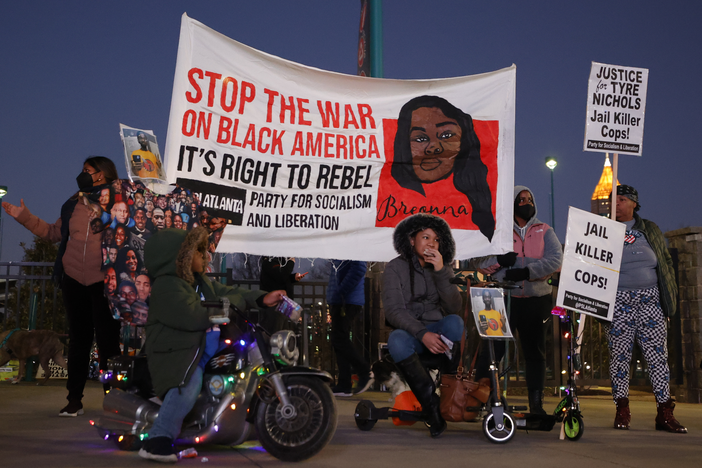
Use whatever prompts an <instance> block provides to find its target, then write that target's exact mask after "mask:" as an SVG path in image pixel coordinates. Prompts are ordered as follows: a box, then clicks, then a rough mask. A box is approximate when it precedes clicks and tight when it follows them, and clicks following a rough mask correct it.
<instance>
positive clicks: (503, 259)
mask: <svg viewBox="0 0 702 468" xmlns="http://www.w3.org/2000/svg"><path fill="white" fill-rule="evenodd" d="M516 261H517V252H508V253H506V254H504V255H498V256H497V263H499V264H500V266H501V267H505V268H509V267H511V266H514V263H515V262H516Z"/></svg>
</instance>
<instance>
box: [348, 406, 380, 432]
mask: <svg viewBox="0 0 702 468" xmlns="http://www.w3.org/2000/svg"><path fill="white" fill-rule="evenodd" d="M374 409H375V405H374V404H373V402H371V401H368V400H361V401H359V402H358V405H356V411H355V412H354V418H355V420H356V426H357V427H358V428H359V429H360V430H362V431H370V430H371V429H373V426H375V423H377V422H378V420H377V419H371V417H370V415H371V412H372V411H373V410H374Z"/></svg>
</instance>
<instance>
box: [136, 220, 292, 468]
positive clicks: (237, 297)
mask: <svg viewBox="0 0 702 468" xmlns="http://www.w3.org/2000/svg"><path fill="white" fill-rule="evenodd" d="M207 245H208V232H207V229H205V228H203V227H198V228H195V229H193V230H192V231H189V232H188V231H183V230H181V229H164V230H162V231H158V232H157V233H156V234H154V235H153V236H151V237H150V238H149V240H148V241H147V242H146V245H145V246H144V260H145V263H146V267H147V269H148V271H149V274H150V275H151V277H152V284H153V286H152V289H151V298H150V307H149V316H148V319H147V322H146V354H147V358H148V363H149V372H150V374H151V379H152V381H153V385H154V392H155V393H156V395H157V396H158V397H159V398H161V399H162V400H163V404H162V405H161V409H160V410H159V413H158V417H157V418H156V421H155V422H154V426H153V427H152V429H151V431H149V438H148V439H147V440H146V442H145V443H144V446H143V448H142V449H141V450H139V455H140V456H141V457H142V458H147V459H151V460H155V461H160V462H175V461H177V460H178V459H177V456H176V454H175V453H174V450H173V441H174V440H175V438H176V437H177V436H178V434H179V433H180V429H181V426H182V424H183V419H184V418H185V416H186V415H187V414H188V413H189V412H190V410H191V409H192V408H193V406H194V405H195V401H196V400H197V396H198V394H199V393H200V389H201V387H202V373H203V370H204V367H205V364H206V363H207V361H208V360H209V358H210V357H212V356H213V355H214V354H215V353H216V352H217V351H218V349H219V327H217V326H216V325H215V326H213V325H212V324H211V323H210V321H209V315H210V312H209V311H208V309H206V308H204V307H202V306H201V305H200V301H202V300H209V301H212V300H217V298H219V297H222V296H226V297H227V298H229V301H230V302H231V303H232V304H233V305H235V306H236V307H238V308H239V309H242V310H244V309H245V308H247V307H259V308H262V307H273V306H275V305H277V304H278V303H279V302H280V301H281V299H282V298H283V296H284V295H285V291H273V292H270V293H267V294H266V292H265V291H251V290H248V289H242V288H232V287H229V286H224V285H222V284H220V283H217V282H212V281H210V280H209V279H207V277H205V276H204V275H203V272H204V270H205V266H206V264H205V258H206V256H207ZM176 343H177V346H174V344H176Z"/></svg>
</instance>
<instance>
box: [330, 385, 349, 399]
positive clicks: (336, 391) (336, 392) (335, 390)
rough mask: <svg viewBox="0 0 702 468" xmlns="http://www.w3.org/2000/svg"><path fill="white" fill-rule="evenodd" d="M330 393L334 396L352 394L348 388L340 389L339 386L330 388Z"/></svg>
mask: <svg viewBox="0 0 702 468" xmlns="http://www.w3.org/2000/svg"><path fill="white" fill-rule="evenodd" d="M332 393H333V394H334V396H351V395H353V392H352V391H351V389H350V388H349V387H341V386H339V385H334V386H333V387H332Z"/></svg>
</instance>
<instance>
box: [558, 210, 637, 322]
mask: <svg viewBox="0 0 702 468" xmlns="http://www.w3.org/2000/svg"><path fill="white" fill-rule="evenodd" d="M625 231H626V226H625V225H624V224H623V223H618V222H617V221H612V220H611V219H609V218H605V217H604V216H599V215H596V214H593V213H588V212H587V211H583V210H579V209H577V208H573V207H572V206H571V207H570V209H569V211H568V226H567V227H566V242H565V249H564V251H563V266H562V268H561V278H560V280H559V285H558V297H557V298H556V305H558V306H560V307H565V308H568V309H572V310H575V311H577V312H581V313H583V314H588V315H592V316H594V317H597V318H601V319H605V320H608V321H610V322H611V321H612V314H613V313H614V301H615V299H616V297H617V286H618V285H619V268H620V266H621V263H622V249H623V247H624V233H625Z"/></svg>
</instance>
